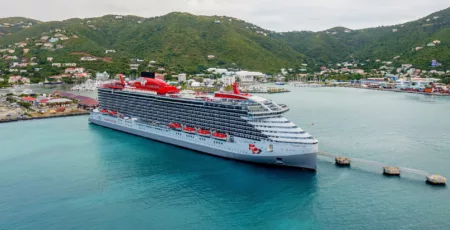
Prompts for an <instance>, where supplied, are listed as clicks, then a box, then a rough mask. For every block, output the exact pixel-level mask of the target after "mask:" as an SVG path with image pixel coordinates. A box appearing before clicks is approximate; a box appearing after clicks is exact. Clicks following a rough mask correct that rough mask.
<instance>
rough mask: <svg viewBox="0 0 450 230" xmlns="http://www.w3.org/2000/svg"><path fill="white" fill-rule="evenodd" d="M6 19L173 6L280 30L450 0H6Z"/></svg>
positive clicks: (428, 8)
mask: <svg viewBox="0 0 450 230" xmlns="http://www.w3.org/2000/svg"><path fill="white" fill-rule="evenodd" d="M1 1H2V4H1V7H0V18H2V17H11V16H23V17H28V18H34V19H38V20H41V21H49V20H61V19H67V18H73V17H80V18H85V17H98V16H102V15H105V14H124V15H128V14H131V15H138V16H142V17H152V16H158V15H163V14H166V13H169V12H172V11H182V12H189V13H193V14H201V15H227V16H233V17H238V18H241V19H244V20H245V21H248V22H251V23H254V24H257V25H259V26H261V27H263V28H266V29H271V30H275V31H291V30H312V31H319V30H325V29H328V28H331V27H335V26H345V27H348V28H351V29H360V28H366V27H374V26H379V25H392V24H397V23H402V22H406V21H410V20H415V19H418V18H421V17H424V16H426V15H428V14H430V13H433V12H435V11H438V10H442V9H445V8H447V7H450V2H449V1H448V0H425V1H424V0H376V1H373V0H307V1H306V0H162V1H161V0H13V1H9V0H1Z"/></svg>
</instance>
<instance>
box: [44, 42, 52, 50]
mask: <svg viewBox="0 0 450 230" xmlns="http://www.w3.org/2000/svg"><path fill="white" fill-rule="evenodd" d="M43 47H44V48H48V49H51V48H53V44H52V43H45V44H44V45H43Z"/></svg>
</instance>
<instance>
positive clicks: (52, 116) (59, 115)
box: [0, 110, 89, 123]
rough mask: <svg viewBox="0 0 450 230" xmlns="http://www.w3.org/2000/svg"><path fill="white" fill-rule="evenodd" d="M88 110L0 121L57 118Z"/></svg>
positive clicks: (1, 121)
mask: <svg viewBox="0 0 450 230" xmlns="http://www.w3.org/2000/svg"><path fill="white" fill-rule="evenodd" d="M88 114H89V111H87V110H86V111H77V112H71V113H60V114H58V113H56V114H51V115H45V116H39V117H24V118H12V119H2V120H0V123H7V122H15V121H28V120H38V119H48V118H58V117H71V116H81V115H88Z"/></svg>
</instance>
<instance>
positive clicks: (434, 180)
mask: <svg viewBox="0 0 450 230" xmlns="http://www.w3.org/2000/svg"><path fill="white" fill-rule="evenodd" d="M317 155H318V156H322V157H328V158H334V160H335V163H336V165H339V166H347V167H349V166H350V164H351V163H352V162H356V163H361V164H366V165H371V166H375V167H380V168H381V169H383V174H384V175H388V176H400V172H405V173H411V174H416V175H420V176H424V177H425V180H426V182H427V183H428V184H431V185H445V183H446V182H447V178H445V177H444V176H441V175H439V174H430V173H428V172H425V171H423V170H419V169H412V168H406V167H395V166H389V165H386V164H384V163H380V162H376V161H370V160H364V159H359V158H349V157H344V156H337V155H334V154H331V153H327V152H319V153H317Z"/></svg>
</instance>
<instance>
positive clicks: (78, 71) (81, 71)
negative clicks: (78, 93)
mask: <svg viewBox="0 0 450 230" xmlns="http://www.w3.org/2000/svg"><path fill="white" fill-rule="evenodd" d="M74 70H75V72H76V73H83V72H84V70H85V69H84V68H83V67H78V68H74Z"/></svg>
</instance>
